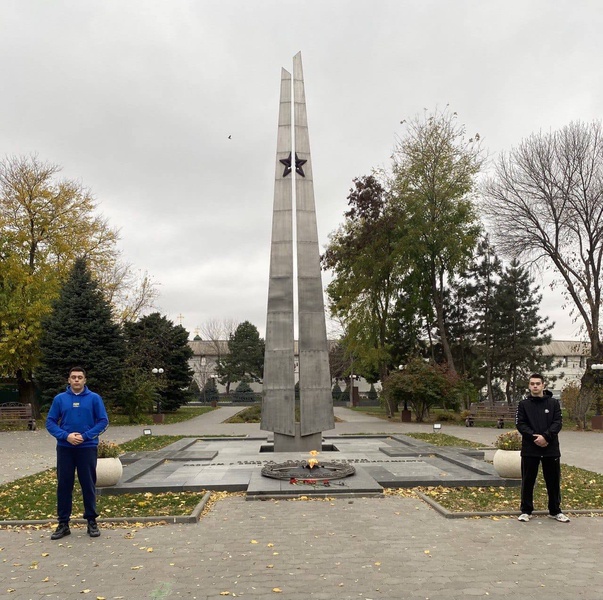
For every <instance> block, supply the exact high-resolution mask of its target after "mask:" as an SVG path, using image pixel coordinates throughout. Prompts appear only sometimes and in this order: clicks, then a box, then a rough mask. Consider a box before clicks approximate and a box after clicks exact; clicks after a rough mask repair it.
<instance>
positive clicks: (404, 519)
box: [0, 408, 603, 600]
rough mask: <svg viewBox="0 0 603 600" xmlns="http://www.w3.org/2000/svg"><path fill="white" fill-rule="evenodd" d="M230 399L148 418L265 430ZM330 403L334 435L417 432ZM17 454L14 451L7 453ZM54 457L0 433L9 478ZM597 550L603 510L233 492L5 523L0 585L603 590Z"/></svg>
mask: <svg viewBox="0 0 603 600" xmlns="http://www.w3.org/2000/svg"><path fill="white" fill-rule="evenodd" d="M232 410H233V409H227V408H223V409H221V410H220V411H215V412H213V413H210V414H209V415H207V416H204V417H200V418H197V419H194V420H193V421H190V422H188V423H186V424H180V425H163V426H155V427H153V432H154V433H185V434H188V433H190V434H192V435H199V434H202V433H204V434H208V433H213V434H217V433H223V434H224V433H228V430H230V431H231V433H233V434H236V433H239V434H240V433H242V432H243V431H244V432H245V433H259V428H258V427H257V425H222V424H220V423H219V422H218V421H221V420H222V419H223V418H224V417H225V415H226V414H227V413H228V412H229V411H232ZM337 413H338V415H339V416H340V417H341V418H347V422H346V423H340V424H338V425H337V428H336V430H337V432H338V433H339V432H344V431H345V432H347V433H351V432H352V431H351V430H355V432H358V433H381V432H392V433H393V432H403V431H410V430H411V429H414V430H415V431H416V430H417V429H419V427H418V426H416V425H408V424H402V423H389V422H385V421H376V420H375V419H370V418H367V417H363V416H360V415H357V414H356V413H351V411H348V410H346V409H337ZM231 428H235V429H234V430H232V429H231ZM421 428H422V429H423V430H425V431H428V430H430V429H431V428H430V427H428V426H421ZM140 429H142V428H122V427H115V428H112V429H110V430H109V431H108V432H107V437H108V438H109V439H112V440H115V441H124V440H125V439H129V438H132V437H136V436H137V435H139V434H140ZM444 430H445V431H446V432H448V433H451V434H453V435H459V436H460V437H466V438H468V439H474V440H478V441H482V442H488V441H490V442H491V441H493V440H494V438H495V437H496V435H497V434H498V433H500V432H499V431H497V430H494V429H492V430H488V429H482V428H473V429H466V428H462V427H457V428H454V427H451V426H450V427H449V426H448V425H444ZM461 434H464V435H461ZM562 436H563V437H562V440H561V443H562V449H563V450H564V457H565V458H567V456H570V457H573V458H575V462H576V463H581V464H580V466H587V465H588V464H591V463H592V464H594V466H595V467H597V466H598V468H597V469H596V470H598V471H599V472H601V469H602V467H601V464H600V463H601V461H602V460H603V459H602V458H601V457H602V456H603V453H602V452H601V449H602V448H601V446H602V444H603V435H601V434H589V433H586V434H581V433H576V432H571V431H565V432H562ZM15 451H17V452H18V453H19V457H20V458H10V457H11V455H13V454H15ZM53 462H54V443H53V441H52V440H51V439H50V438H49V436H48V435H47V434H46V433H45V432H43V431H42V432H14V433H0V465H1V466H0V473H1V475H2V477H3V478H4V480H5V481H6V480H9V479H14V478H15V474H16V473H18V475H17V476H22V475H24V474H26V473H28V472H34V471H37V470H41V469H44V468H46V467H47V466H50V465H51V464H53ZM567 462H569V461H567ZM587 468H591V467H587ZM0 501H1V499H0ZM602 547H603V518H591V517H575V518H573V519H572V522H571V523H569V524H561V523H557V522H555V521H552V520H551V519H546V518H537V519H533V520H532V521H530V522H529V523H519V522H518V521H517V520H515V519H504V518H503V519H498V520H494V519H459V520H456V519H444V518H442V517H440V516H439V515H437V513H435V512H434V511H433V510H432V509H431V508H429V507H428V506H427V505H425V504H424V503H422V502H421V501H419V500H417V499H414V498H401V497H385V498H378V499H377V498H372V499H354V500H350V499H337V500H327V501H322V500H317V501H280V502H279V501H265V502H246V501H245V500H244V499H243V498H242V497H234V498H228V499H226V500H222V501H220V502H218V503H217V504H216V505H215V507H214V508H213V509H212V510H211V512H209V514H207V515H206V516H205V517H203V518H202V519H201V521H200V522H199V523H198V524H196V525H168V526H160V527H150V528H142V527H118V528H114V529H109V528H106V527H104V526H103V528H102V535H101V537H100V538H98V539H94V540H93V539H90V538H88V537H87V536H86V535H85V532H84V530H83V529H82V528H81V527H74V528H73V529H72V535H71V536H70V537H68V538H64V539H63V540H61V541H59V542H52V541H51V540H50V530H49V529H48V528H46V527H45V528H43V529H40V530H16V531H7V530H0V595H1V596H2V597H5V598H8V599H11V598H12V599H18V600H26V599H30V598H34V599H36V600H38V599H40V598H56V599H60V600H75V599H78V600H79V599H81V598H97V599H100V598H104V599H106V600H109V599H118V598H124V599H128V600H142V599H145V598H190V599H193V600H195V599H200V600H201V599H203V600H208V599H211V600H214V599H215V600H217V599H218V598H224V597H227V596H230V597H235V596H236V597H241V598H248V599H254V600H258V599H266V598H274V597H277V598H278V597H282V598H284V599H285V598H286V599H290V600H305V599H308V598H315V599H324V600H346V599H364V600H367V599H372V600H376V599H377V598H380V599H388V600H393V599H401V598H405V599H406V598H408V599H419V598H420V599H429V600H439V599H450V600H461V599H466V598H472V597H496V598H518V597H521V598H522V600H523V599H528V600H536V599H537V600H540V599H542V600H545V599H546V600H551V599H555V600H576V599H582V600H603V566H602V564H601V548H602ZM279 590H280V591H279Z"/></svg>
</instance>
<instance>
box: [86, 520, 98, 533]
mask: <svg viewBox="0 0 603 600" xmlns="http://www.w3.org/2000/svg"><path fill="white" fill-rule="evenodd" d="M88 535H89V536H90V537H98V536H99V535H100V531H99V530H98V525H97V524H96V521H88Z"/></svg>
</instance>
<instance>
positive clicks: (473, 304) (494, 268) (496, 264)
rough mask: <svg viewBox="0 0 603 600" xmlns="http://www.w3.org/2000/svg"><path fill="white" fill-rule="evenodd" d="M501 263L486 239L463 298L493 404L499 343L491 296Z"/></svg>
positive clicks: (499, 276) (498, 276) (479, 251)
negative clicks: (468, 312)
mask: <svg viewBox="0 0 603 600" xmlns="http://www.w3.org/2000/svg"><path fill="white" fill-rule="evenodd" d="M501 273H502V263H501V261H500V259H499V258H498V257H497V256H496V254H495V253H494V249H493V248H492V246H490V243H489V241H488V238H487V236H486V237H485V238H483V239H482V240H481V241H480V242H479V244H478V246H477V249H476V255H475V258H474V259H473V263H472V265H471V267H470V268H469V270H468V272H467V273H466V277H467V278H468V283H467V289H466V290H465V294H466V298H467V301H468V305H469V311H470V324H471V325H470V326H471V327H472V328H473V329H474V331H475V341H476V343H477V347H478V349H479V360H480V362H481V363H482V364H483V365H484V371H485V372H484V373H483V377H484V380H485V385H486V389H487V394H488V400H489V401H490V402H494V389H493V383H494V380H495V379H496V377H497V375H498V372H497V364H498V361H497V352H498V349H499V348H500V344H499V342H498V340H497V339H496V336H495V329H496V326H495V324H494V320H495V319H496V315H495V307H494V305H495V296H496V292H497V289H498V283H499V281H500V278H501Z"/></svg>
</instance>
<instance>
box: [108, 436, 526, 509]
mask: <svg viewBox="0 0 603 600" xmlns="http://www.w3.org/2000/svg"><path fill="white" fill-rule="evenodd" d="M271 442H272V440H271V439H270V438H269V437H267V436H253V437H248V438H246V437H245V438H244V437H240V438H215V437H212V438H204V437H190V438H183V439H181V440H179V441H178V442H175V443H174V444H171V445H170V446H167V447H166V448H164V449H162V450H159V451H156V452H141V453H128V454H126V455H124V456H123V457H122V462H123V463H124V474H123V477H122V479H121V481H120V482H119V483H118V485H116V486H114V487H111V488H102V489H101V490H99V493H100V494H105V495H114V494H125V493H132V492H138V491H143V490H144V491H150V492H161V491H200V490H221V491H245V492H246V493H247V497H248V499H266V498H283V497H299V496H331V495H337V496H342V495H344V496H345V495H347V496H355V497H358V496H375V495H381V494H382V491H383V488H384V487H392V488H394V487H415V486H423V485H424V486H432V485H441V484H443V485H447V486H485V485H497V486H513V485H519V484H520V481H519V480H509V479H501V478H500V477H498V475H497V474H496V472H495V471H494V468H493V467H492V465H491V464H489V463H487V462H485V461H484V460H483V458H484V453H483V452H480V451H475V450H465V449H461V448H449V447H445V448H442V447H438V446H433V445H431V444H427V443H425V442H422V441H419V440H415V439H413V438H411V437H408V436H405V435H387V434H383V435H350V436H338V435H334V436H324V438H323V448H324V451H323V452H321V453H320V455H319V456H318V460H319V461H321V460H322V461H323V462H335V463H337V462H341V463H347V464H350V465H353V466H354V467H355V469H356V472H355V474H354V475H351V476H349V477H346V478H344V479H337V480H332V481H329V482H327V483H324V482H313V483H310V484H307V483H303V482H299V481H298V482H297V483H295V484H291V483H290V482H289V480H277V479H272V478H270V477H265V476H263V475H262V474H261V470H262V467H264V466H266V465H268V464H270V463H277V464H281V463H285V462H286V461H289V460H303V459H307V458H308V457H309V456H308V455H307V454H305V453H304V454H302V453H293V452H277V453H275V452H273V451H272V450H273V446H272V443H271Z"/></svg>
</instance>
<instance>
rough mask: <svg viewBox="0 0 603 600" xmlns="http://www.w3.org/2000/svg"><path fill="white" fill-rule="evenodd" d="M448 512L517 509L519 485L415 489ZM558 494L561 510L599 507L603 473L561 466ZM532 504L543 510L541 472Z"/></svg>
mask: <svg viewBox="0 0 603 600" xmlns="http://www.w3.org/2000/svg"><path fill="white" fill-rule="evenodd" d="M418 489H419V490H420V491H421V492H423V493H424V494H425V495H426V496H429V497H430V498H433V500H435V501H436V502H437V503H438V504H440V505H442V506H443V507H444V508H446V509H448V510H449V511H451V512H473V511H477V512H480V511H487V512H489V511H508V510H517V511H519V502H520V492H521V489H520V488H519V487H464V488H445V487H441V486H438V487H429V488H418ZM561 497H562V503H561V505H562V507H563V510H564V512H571V511H572V510H593V509H599V510H600V509H603V475H601V474H599V473H593V472H592V471H586V470H585V469H579V468H578V467H570V466H569V465H563V464H562V465H561ZM534 506H535V507H536V509H537V510H546V509H547V493H546V487H545V484H544V480H543V479H542V472H541V473H539V475H538V480H537V481H536V488H535V489H534Z"/></svg>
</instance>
